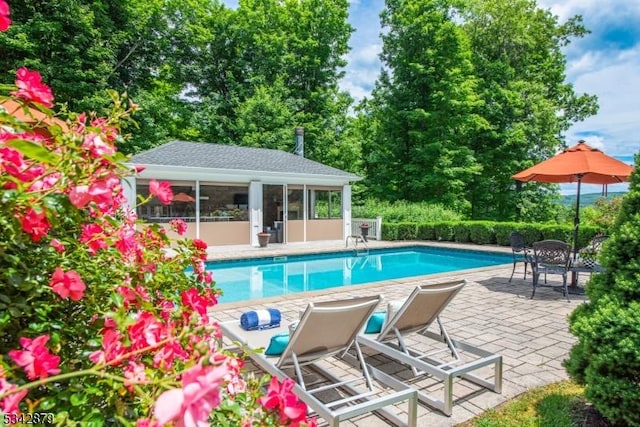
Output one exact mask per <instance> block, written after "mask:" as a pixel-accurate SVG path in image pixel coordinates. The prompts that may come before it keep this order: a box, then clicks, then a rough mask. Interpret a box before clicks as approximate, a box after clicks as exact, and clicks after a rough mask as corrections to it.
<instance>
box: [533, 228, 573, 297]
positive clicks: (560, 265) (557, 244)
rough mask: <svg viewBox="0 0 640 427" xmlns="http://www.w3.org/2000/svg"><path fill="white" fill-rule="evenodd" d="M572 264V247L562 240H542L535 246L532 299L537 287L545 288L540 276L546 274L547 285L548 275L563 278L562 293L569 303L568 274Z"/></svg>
mask: <svg viewBox="0 0 640 427" xmlns="http://www.w3.org/2000/svg"><path fill="white" fill-rule="evenodd" d="M570 263H571V245H570V244H568V243H566V242H562V241H560V240H542V241H540V242H534V244H533V261H532V265H533V292H532V293H531V298H532V299H533V297H534V296H535V294H536V287H539V286H544V285H541V284H540V283H539V282H540V274H542V273H544V275H545V283H546V277H547V275H548V274H559V275H561V276H562V293H563V295H564V296H566V297H567V302H568V301H569V289H568V288H567V274H568V273H569V269H570Z"/></svg>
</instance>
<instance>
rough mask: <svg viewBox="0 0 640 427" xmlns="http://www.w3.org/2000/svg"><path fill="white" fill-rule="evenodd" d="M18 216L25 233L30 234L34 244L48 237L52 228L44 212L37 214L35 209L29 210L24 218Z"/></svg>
mask: <svg viewBox="0 0 640 427" xmlns="http://www.w3.org/2000/svg"><path fill="white" fill-rule="evenodd" d="M16 216H18V218H19V219H20V224H21V225H22V229H23V230H24V232H25V233H27V234H30V235H31V240H33V241H34V242H39V241H40V240H41V239H42V238H43V237H44V236H46V235H47V232H48V231H49V228H51V225H50V224H49V220H48V219H47V216H46V215H45V213H44V211H41V212H36V210H35V209H33V208H29V209H28V210H27V213H26V214H24V215H23V216H22V217H20V216H19V215H16Z"/></svg>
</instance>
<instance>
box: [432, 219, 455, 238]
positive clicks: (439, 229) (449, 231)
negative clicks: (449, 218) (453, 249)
mask: <svg viewBox="0 0 640 427" xmlns="http://www.w3.org/2000/svg"><path fill="white" fill-rule="evenodd" d="M453 225H454V223H453V222H438V223H435V224H434V225H433V229H434V231H435V238H436V240H442V241H445V242H451V241H453V236H454V234H453V233H454V229H453Z"/></svg>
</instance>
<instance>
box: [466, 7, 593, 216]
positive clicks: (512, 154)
mask: <svg viewBox="0 0 640 427" xmlns="http://www.w3.org/2000/svg"><path fill="white" fill-rule="evenodd" d="M467 5H468V6H465V7H463V8H461V9H460V11H461V16H462V29H463V30H464V31H465V33H466V34H467V36H468V37H469V40H470V41H471V49H472V50H473V56H472V61H473V66H474V70H475V75H476V76H477V78H478V86H477V90H478V94H479V96H480V97H481V98H482V100H483V103H482V104H481V105H480V107H479V108H480V110H479V113H480V114H481V115H482V117H483V118H484V119H485V120H486V121H487V123H488V124H489V126H487V127H485V128H483V129H482V130H481V132H478V133H477V134H476V135H474V137H473V138H471V139H469V144H470V145H469V147H470V148H471V149H472V150H473V153H474V154H475V157H476V158H477V159H478V160H479V161H480V162H481V164H482V167H483V170H484V171H486V172H487V173H483V174H482V175H476V176H474V177H473V182H471V183H470V193H471V194H472V199H471V202H472V216H473V217H474V218H488V219H508V218H513V217H514V215H515V213H516V208H515V207H516V201H517V198H516V197H515V196H514V191H513V190H514V182H513V180H512V179H511V175H513V174H514V173H516V172H518V171H520V170H522V169H525V168H527V167H529V166H531V165H533V164H535V163H537V162H539V161H541V160H543V159H545V158H547V157H549V156H550V155H552V154H553V153H554V152H555V151H556V150H557V149H558V148H559V146H560V145H561V143H562V142H563V132H565V131H566V130H567V129H568V128H569V127H570V126H571V124H572V123H574V122H576V121H580V120H583V119H584V118H585V117H587V116H589V115H592V114H595V113H596V112H597V104H596V98H595V97H593V96H589V95H582V96H577V95H576V94H575V92H574V89H573V86H572V85H571V84H569V83H566V82H565V68H566V58H565V56H564V54H563V53H562V48H563V47H564V46H566V45H567V44H568V43H569V42H570V39H571V38H572V37H582V36H583V35H584V34H585V33H586V29H585V28H584V27H583V26H582V25H581V17H579V16H576V17H573V18H571V19H569V20H568V21H567V22H566V23H565V24H562V25H560V24H559V23H558V19H557V17H555V16H553V15H552V14H551V12H549V11H548V10H543V9H540V8H538V7H537V5H536V2H535V1H534V0H508V1H507V0H482V1H479V0H475V1H471V2H468V3H467ZM532 187H533V188H527V189H526V191H527V195H526V196H525V197H526V198H528V199H532V200H537V201H542V200H546V201H548V197H549V196H547V195H546V193H547V189H546V188H543V187H540V186H538V185H536V186H532ZM551 196H553V194H551Z"/></svg>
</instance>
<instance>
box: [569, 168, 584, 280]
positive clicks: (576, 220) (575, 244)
mask: <svg viewBox="0 0 640 427" xmlns="http://www.w3.org/2000/svg"><path fill="white" fill-rule="evenodd" d="M581 184H582V174H578V194H577V195H576V216H575V217H574V218H573V262H574V263H575V261H576V259H577V258H578V234H579V233H578V230H579V228H580V185H581ZM571 286H578V274H577V273H576V272H575V271H572V272H571Z"/></svg>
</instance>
